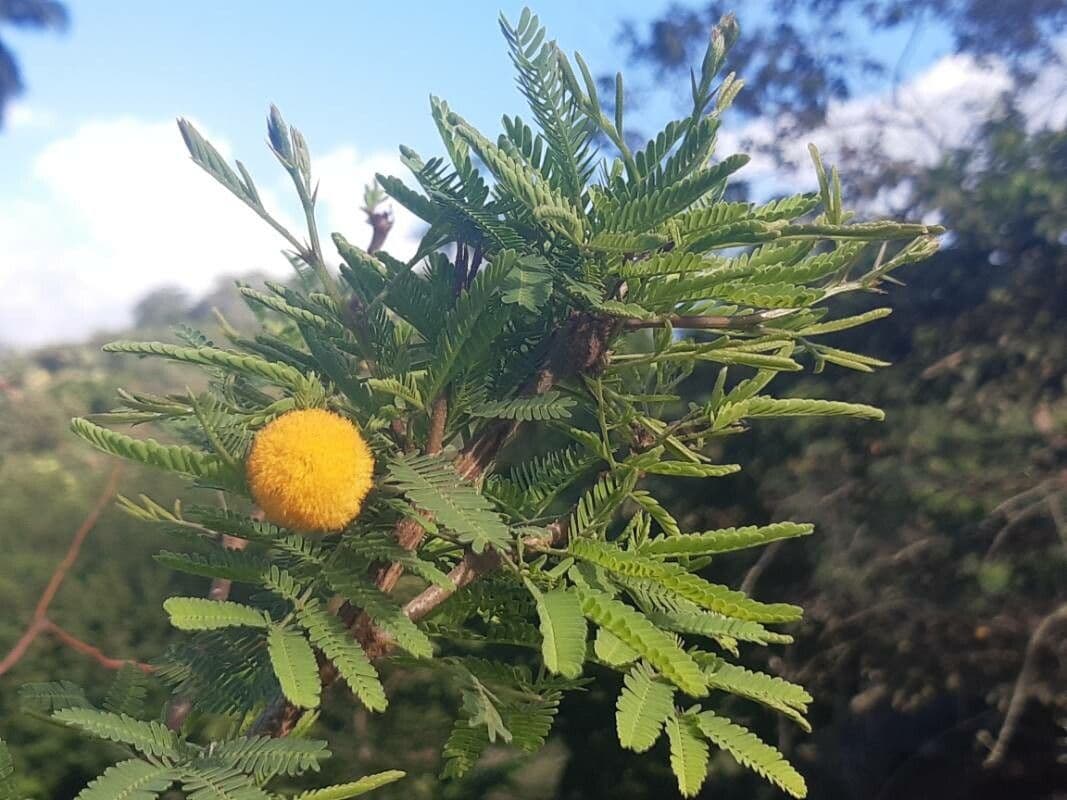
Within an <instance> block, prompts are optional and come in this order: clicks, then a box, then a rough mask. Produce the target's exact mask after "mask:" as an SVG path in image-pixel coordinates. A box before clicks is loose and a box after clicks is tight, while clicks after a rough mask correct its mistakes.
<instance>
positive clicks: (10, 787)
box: [0, 739, 22, 800]
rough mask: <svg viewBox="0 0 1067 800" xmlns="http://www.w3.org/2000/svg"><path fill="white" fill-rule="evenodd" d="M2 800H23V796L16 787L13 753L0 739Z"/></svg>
mask: <svg viewBox="0 0 1067 800" xmlns="http://www.w3.org/2000/svg"><path fill="white" fill-rule="evenodd" d="M0 800H22V794H21V793H20V792H19V791H18V787H17V786H15V765H14V763H13V762H12V761H11V751H10V750H8V748H7V743H6V742H5V741H4V740H3V739H0Z"/></svg>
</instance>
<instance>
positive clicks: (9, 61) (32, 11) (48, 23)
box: [0, 0, 70, 127]
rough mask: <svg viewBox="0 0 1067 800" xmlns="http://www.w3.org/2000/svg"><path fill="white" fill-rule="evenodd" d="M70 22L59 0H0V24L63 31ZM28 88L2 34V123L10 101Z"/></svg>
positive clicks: (0, 90)
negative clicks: (24, 84)
mask: <svg viewBox="0 0 1067 800" xmlns="http://www.w3.org/2000/svg"><path fill="white" fill-rule="evenodd" d="M69 22H70V16H69V15H68V14H67V8H66V6H65V5H63V3H60V2H57V0H0V26H4V25H12V26H14V27H16V28H35V29H39V30H53V31H63V30H66V27H67V24H68V23H69ZM24 88H25V87H24V86H23V82H22V72H21V70H20V69H19V63H18V61H17V60H16V58H15V54H14V53H13V52H12V51H11V48H10V47H9V46H8V45H7V43H6V42H4V40H3V39H2V38H0V127H2V126H3V124H4V111H5V110H6V108H7V104H8V103H9V102H10V101H11V100H12V98H14V97H15V96H17V95H18V94H20V93H21V92H22V90H23V89H24Z"/></svg>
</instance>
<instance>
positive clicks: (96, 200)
mask: <svg viewBox="0 0 1067 800" xmlns="http://www.w3.org/2000/svg"><path fill="white" fill-rule="evenodd" d="M210 138H212V141H213V142H214V143H215V144H216V146H217V147H218V148H219V150H220V151H221V152H222V153H223V154H224V155H226V154H227V150H228V148H227V147H226V144H225V142H224V141H221V140H219V139H218V138H217V137H210ZM315 169H316V172H317V173H318V174H320V175H322V176H323V177H322V184H321V188H320V210H321V214H320V217H321V219H320V226H321V228H322V229H323V231H324V232H327V233H328V232H329V231H332V230H335V229H340V230H342V231H344V232H345V233H346V235H348V236H349V238H351V239H353V240H354V241H357V242H360V241H361V240H362V237H363V236H364V235H366V234H365V233H364V232H365V231H368V230H369V229H368V228H367V227H366V224H365V222H364V216H363V214H362V213H361V212H360V211H359V206H360V205H361V202H360V201H361V199H362V192H363V184H364V183H365V182H366V181H367V180H369V179H370V178H371V177H372V176H373V174H374V171H375V170H387V171H390V172H396V171H397V170H399V164H398V163H397V162H396V160H395V159H390V158H388V157H385V156H380V155H371V156H368V157H366V158H361V157H360V155H359V153H358V152H357V151H356V150H355V149H353V148H351V147H343V148H340V149H338V150H336V151H334V152H333V153H327V154H325V155H324V156H323V157H322V158H321V159H318V160H317V161H316V162H315ZM29 183H30V186H29V191H30V192H31V193H32V194H23V195H14V196H10V195H9V196H7V197H5V196H3V195H0V254H3V255H2V256H0V342H5V343H8V344H18V345H32V344H39V343H44V342H54V341H63V340H69V339H72V338H76V337H81V336H84V335H86V334H88V333H91V332H93V331H95V330H99V329H103V328H116V327H121V326H122V325H124V324H126V323H128V322H129V319H130V310H131V308H132V306H133V305H134V303H135V302H136V301H137V300H138V299H139V298H140V297H142V296H143V295H144V294H145V293H146V292H147V291H149V290H150V289H152V288H155V287H158V286H161V285H176V286H180V287H182V288H184V289H186V290H188V291H190V292H192V293H194V294H195V293H200V292H203V291H205V290H207V289H209V288H210V287H211V286H212V285H213V284H214V283H215V281H216V280H217V278H218V277H219V276H220V275H235V274H240V273H243V272H249V271H253V270H264V271H267V272H272V273H274V274H276V275H286V274H287V273H288V270H289V266H288V264H287V263H286V262H285V260H284V259H283V258H282V257H281V256H280V255H279V251H280V250H281V248H282V247H283V246H284V245H285V243H284V241H283V240H282V239H281V238H280V237H279V236H278V235H277V234H276V233H275V232H273V231H272V230H270V229H269V228H268V227H267V226H266V225H265V224H264V223H263V222H262V221H261V220H260V219H259V218H258V217H256V216H255V214H253V213H252V212H251V211H249V210H248V209H247V208H245V207H244V206H243V205H242V204H241V203H240V202H239V201H238V200H237V199H236V198H234V197H233V196H232V195H230V194H229V193H228V192H227V191H226V190H225V189H223V188H222V187H220V186H218V185H217V184H215V183H214V181H213V180H212V179H211V178H210V177H209V176H207V175H206V174H204V173H203V172H202V171H201V170H200V169H199V168H198V167H196V166H195V165H194V164H193V163H192V162H191V161H190V160H189V158H188V156H187V154H186V153H185V150H184V148H183V146H182V143H181V138H180V137H179V136H178V132H177V130H176V128H175V126H174V124H173V123H172V122H158V123H157V122H149V121H144V120H140V119H136V118H132V117H126V118H120V119H112V120H105V121H97V122H89V123H85V124H83V125H82V126H80V127H79V128H78V129H77V130H75V131H74V133H72V134H71V135H69V136H67V137H65V138H62V139H59V140H56V141H53V142H52V143H50V144H48V145H47V146H45V147H44V148H43V150H41V151H40V153H39V154H38V155H37V156H36V158H35V159H34V161H33V164H32V170H31V181H30V182H29ZM259 188H260V193H261V195H262V196H263V198H264V201H265V202H266V204H267V205H268V207H270V208H272V209H273V208H275V207H276V205H277V201H276V199H275V198H276V196H287V194H286V195H282V186H281V185H280V184H279V185H278V190H277V191H272V187H271V186H269V185H267V186H263V185H261V186H260V187H259ZM285 188H286V189H289V187H285ZM290 191H291V190H290ZM280 216H281V217H282V218H283V219H285V217H286V215H285V214H281V215H280ZM397 216H398V218H397V224H396V228H395V229H394V230H395V234H394V236H393V237H392V238H391V239H390V242H389V245H390V247H391V249H393V250H395V252H396V253H397V255H400V256H406V255H409V254H410V253H411V252H413V247H414V241H415V240H414V232H415V222H414V220H412V219H411V217H410V215H407V214H406V212H404V213H399V212H398V215H397ZM286 224H287V226H288V227H289V228H290V229H291V230H293V231H294V232H297V233H298V235H300V233H299V232H300V227H299V225H298V224H297V223H296V222H295V221H293V222H291V223H290V221H288V220H287V221H286ZM330 252H332V248H331V251H330Z"/></svg>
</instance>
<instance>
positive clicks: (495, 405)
mask: <svg viewBox="0 0 1067 800" xmlns="http://www.w3.org/2000/svg"><path fill="white" fill-rule="evenodd" d="M575 405H577V401H576V400H575V399H574V398H572V397H567V396H565V395H562V394H560V393H559V392H558V391H556V390H554V389H550V390H549V391H547V392H545V393H544V394H535V395H531V396H529V397H515V398H512V399H511V400H497V401H494V402H490V403H478V404H477V405H475V406H473V407H472V408H471V410H470V413H471V415H472V416H475V417H494V418H496V419H517V420H522V421H524V422H530V421H533V420H537V421H538V422H544V421H546V420H556V419H570V417H571V409H572V408H574V406H575Z"/></svg>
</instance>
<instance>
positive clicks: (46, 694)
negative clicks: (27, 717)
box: [18, 681, 93, 714]
mask: <svg viewBox="0 0 1067 800" xmlns="http://www.w3.org/2000/svg"><path fill="white" fill-rule="evenodd" d="M18 692H19V709H20V710H21V711H22V712H24V713H29V714H35V713H36V714H52V713H53V712H56V711H62V710H63V709H64V708H92V707H93V704H92V703H90V702H89V699H88V698H87V697H86V696H85V690H84V689H82V687H80V686H78V685H77V684H75V683H71V682H70V681H54V682H51V683H25V684H23V685H22V686H20V687H19V689H18Z"/></svg>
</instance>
